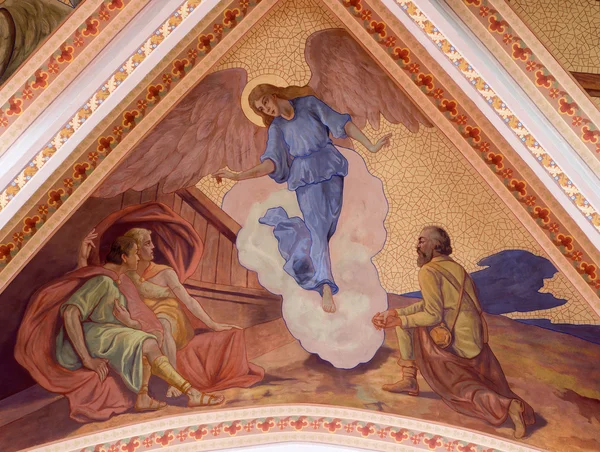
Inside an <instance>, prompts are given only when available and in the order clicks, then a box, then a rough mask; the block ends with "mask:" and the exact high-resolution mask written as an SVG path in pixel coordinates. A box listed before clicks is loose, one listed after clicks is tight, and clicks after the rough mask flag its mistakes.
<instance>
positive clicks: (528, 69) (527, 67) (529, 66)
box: [525, 61, 537, 72]
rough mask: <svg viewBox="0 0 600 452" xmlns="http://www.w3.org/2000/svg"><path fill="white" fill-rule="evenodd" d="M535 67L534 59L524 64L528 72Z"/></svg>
mask: <svg viewBox="0 0 600 452" xmlns="http://www.w3.org/2000/svg"><path fill="white" fill-rule="evenodd" d="M536 68H537V63H536V62H535V61H528V62H527V64H526V65H525V69H526V70H527V71H529V72H533V71H535V70H536Z"/></svg>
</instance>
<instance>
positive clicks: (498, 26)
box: [488, 16, 508, 33]
mask: <svg viewBox="0 0 600 452" xmlns="http://www.w3.org/2000/svg"><path fill="white" fill-rule="evenodd" d="M489 22H490V25H489V26H488V28H489V29H490V31H493V32H495V33H504V32H505V31H506V27H507V26H508V22H507V21H505V20H498V19H496V16H490V18H489Z"/></svg>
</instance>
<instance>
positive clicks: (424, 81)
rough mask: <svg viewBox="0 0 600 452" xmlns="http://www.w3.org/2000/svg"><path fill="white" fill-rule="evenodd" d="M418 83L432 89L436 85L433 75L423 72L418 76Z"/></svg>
mask: <svg viewBox="0 0 600 452" xmlns="http://www.w3.org/2000/svg"><path fill="white" fill-rule="evenodd" d="M416 84H417V86H424V87H426V88H427V89H428V90H432V89H433V86H434V85H433V75H431V74H423V73H421V74H419V75H418V76H417V81H416ZM455 103H456V102H455ZM453 116H454V115H453Z"/></svg>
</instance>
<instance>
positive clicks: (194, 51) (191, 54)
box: [188, 49, 198, 61]
mask: <svg viewBox="0 0 600 452" xmlns="http://www.w3.org/2000/svg"><path fill="white" fill-rule="evenodd" d="M188 58H189V59H190V60H192V61H194V60H195V59H196V58H198V50H197V49H190V50H188Z"/></svg>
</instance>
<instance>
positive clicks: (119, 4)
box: [108, 0, 125, 11]
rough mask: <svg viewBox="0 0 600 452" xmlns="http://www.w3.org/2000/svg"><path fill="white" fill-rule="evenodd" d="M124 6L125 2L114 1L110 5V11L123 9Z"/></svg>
mask: <svg viewBox="0 0 600 452" xmlns="http://www.w3.org/2000/svg"><path fill="white" fill-rule="evenodd" d="M124 6H125V4H124V3H123V0H112V1H111V2H110V3H109V4H108V9H110V10H111V11H114V10H115V9H123V7H124Z"/></svg>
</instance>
